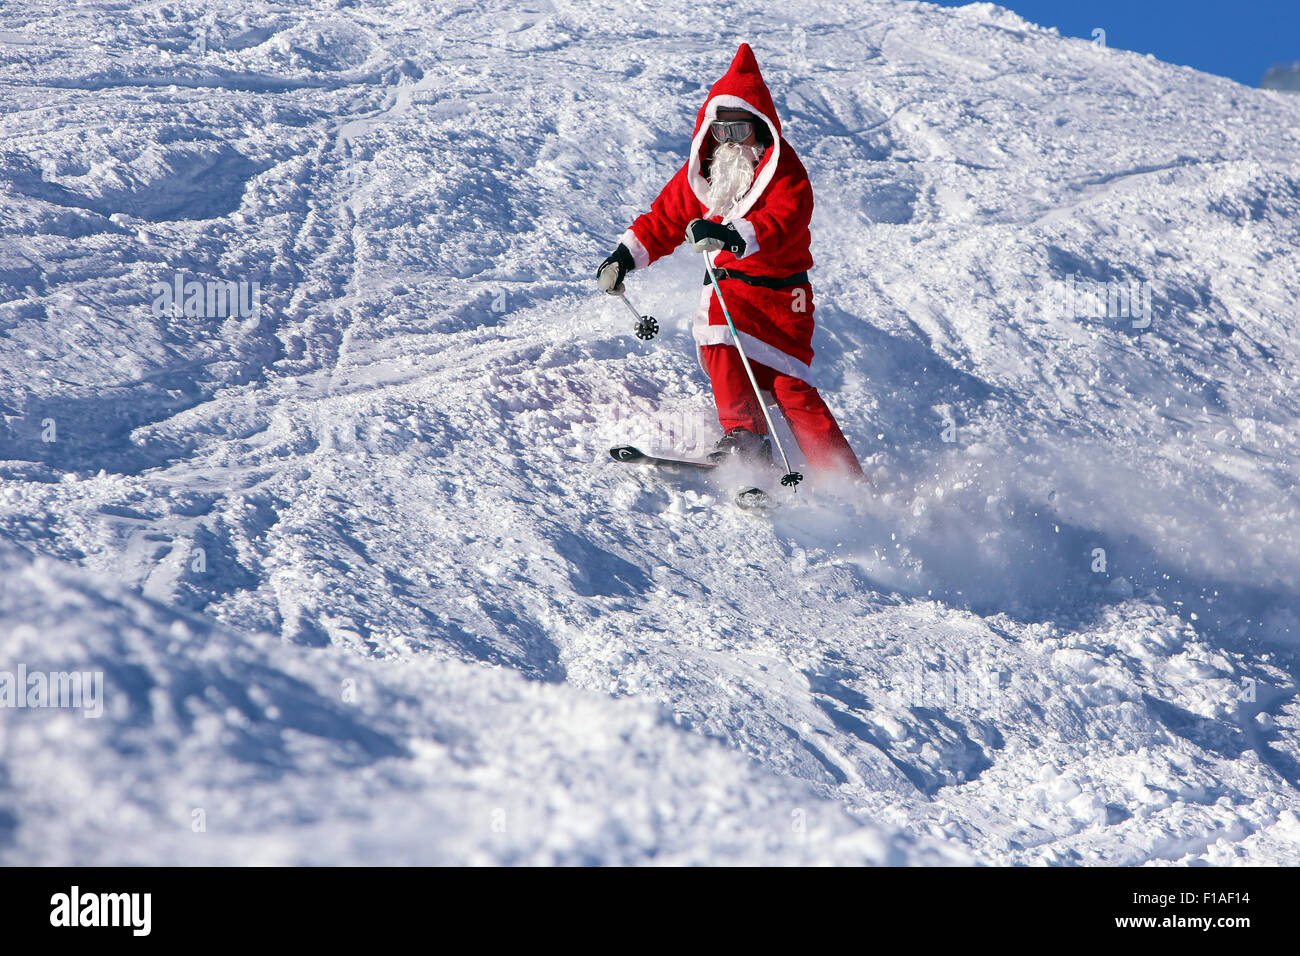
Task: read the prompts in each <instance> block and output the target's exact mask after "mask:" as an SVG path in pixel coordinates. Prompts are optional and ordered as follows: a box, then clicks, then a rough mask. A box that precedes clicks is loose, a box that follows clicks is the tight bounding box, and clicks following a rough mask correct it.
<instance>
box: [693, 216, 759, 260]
mask: <svg viewBox="0 0 1300 956" xmlns="http://www.w3.org/2000/svg"><path fill="white" fill-rule="evenodd" d="M686 241H687V242H689V243H690V244H691V245H692V246H694V247H695V251H696V252H717V251H718V250H719V249H726V250H727V251H728V252H730V253H731V254H732V255H734V256H735V257H736V258H740V257H741V256H743V255H744V254H745V240H744V239H742V238H741V237H740V233H738V232H737V231H736V227H735V226H724V225H723V224H722V223H720V222H709V220H707V219H692V220H691V221H690V224H689V225H687V227H686Z"/></svg>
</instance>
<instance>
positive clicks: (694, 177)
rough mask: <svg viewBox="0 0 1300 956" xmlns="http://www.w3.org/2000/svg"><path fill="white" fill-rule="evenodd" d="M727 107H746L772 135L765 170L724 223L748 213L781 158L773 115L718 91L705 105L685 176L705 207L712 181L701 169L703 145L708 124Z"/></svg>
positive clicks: (779, 140)
mask: <svg viewBox="0 0 1300 956" xmlns="http://www.w3.org/2000/svg"><path fill="white" fill-rule="evenodd" d="M722 107H725V108H727V109H736V110H747V111H749V112H750V113H753V114H754V115H755V116H757V117H759V118H760V119H762V120H763V122H764V123H766V124H767V128H768V132H770V133H771V134H772V148H771V150H770V152H771V154H772V155H771V156H770V157H769V158H768V160H767V162H766V163H765V164H764V165H763V170H762V172H760V173H759V174H758V175H757V176H755V177H754V181H753V183H751V184H750V187H749V190H748V191H747V192H746V193H745V195H743V196H741V197H740V199H739V200H738V201H737V202H736V205H735V206H734V207H733V208H732V210H731V213H730V214H729V215H728V216H727V217H726V218H725V219H723V220H722V221H723V222H724V223H731V224H733V225H734V224H735V222H736V220H737V219H739V218H741V217H742V216H744V215H745V213H747V212H749V210H750V209H751V208H752V207H753V205H754V203H756V202H757V201H758V197H759V196H761V195H763V190H764V189H766V188H767V184H768V183H770V182H771V181H772V177H773V176H775V175H776V167H777V164H778V163H779V162H780V161H781V135H780V134H779V133H778V132H777V131H776V123H774V122H772V118H771V117H770V116H768V115H767V114H766V113H764V112H763V111H762V110H760V109H757V108H756V107H754V106H752V105H750V104H749V103H748V102H746V101H745V100H743V99H741V98H740V97H739V96H732V95H731V94H730V93H719V94H718V95H717V96H715V97H713V99H711V100H709V102H708V103H706V104H705V106H704V122H703V123H702V124H701V126H700V131H699V132H698V133H696V134H695V138H694V139H693V140H691V158H690V165H689V166H688V167H687V170H686V179H687V181H688V182H689V183H690V184H691V191H692V192H694V193H695V198H696V199H698V200H699V201H700V205H702V206H703V207H704V208H705V209H708V208H709V202H708V195H709V181H708V180H707V179H705V178H704V174H703V173H702V172H700V147H701V146H702V145H704V137H706V136H708V135H710V133H709V126H710V125H711V124H712V123H713V121H714V120H715V119H716V118H717V116H718V109H719V108H722Z"/></svg>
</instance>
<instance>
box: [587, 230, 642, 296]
mask: <svg viewBox="0 0 1300 956" xmlns="http://www.w3.org/2000/svg"><path fill="white" fill-rule="evenodd" d="M633 267H634V263H633V262H632V253H631V252H629V251H628V248H627V246H625V245H623V243H621V242H620V243H619V244H618V248H617V249H615V250H614V251H613V252H612V253H611V254H610V256H609V257H608V258H607V259H606V260H605V261H604V262H602V263H601V264H600V268H599V269H597V270H596V285H598V286H600V290H601V291H602V292H608V293H609V294H610V295H622V294H623V277H624V276H626V275H627V274H628V273H629V272H631V271H632V269H633Z"/></svg>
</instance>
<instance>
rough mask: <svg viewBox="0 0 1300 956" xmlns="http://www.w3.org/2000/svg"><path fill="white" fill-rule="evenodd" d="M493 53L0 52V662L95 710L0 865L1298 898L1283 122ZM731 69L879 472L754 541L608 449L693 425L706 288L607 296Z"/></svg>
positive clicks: (1178, 74) (23, 36) (38, 714)
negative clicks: (807, 193) (166, 291)
mask: <svg viewBox="0 0 1300 956" xmlns="http://www.w3.org/2000/svg"><path fill="white" fill-rule="evenodd" d="M533 8H536V9H532V8H530V11H523V10H520V9H519V8H518V7H516V6H514V5H511V4H505V3H488V4H457V3H447V4H427V3H423V2H402V3H391V4H366V5H359V6H347V5H343V6H340V5H337V4H332V3H330V4H326V3H320V4H309V3H303V4H292V3H291V4H283V3H281V4H274V5H271V4H261V3H252V4H247V3H242V4H235V3H209V4H205V5H203V6H202V9H201V10H199V9H193V10H191V9H184V10H182V9H180V8H179V7H177V6H175V5H171V4H161V3H158V4H140V5H135V6H133V8H132V9H131V10H129V11H123V10H121V9H118V8H117V7H116V6H114V5H110V4H95V3H87V4H81V5H79V6H78V7H76V8H75V10H71V11H70V10H68V9H67V8H66V7H63V6H59V5H55V4H49V5H48V6H44V7H42V6H40V5H39V4H35V3H24V4H22V5H20V6H19V5H9V6H3V7H0V54H2V55H3V60H2V61H0V62H2V64H3V65H2V66H0V81H2V82H3V83H4V98H5V101H6V110H5V111H4V113H3V115H2V116H0V133H3V143H4V146H3V148H2V149H0V186H2V188H0V204H3V205H2V211H3V215H2V216H0V412H2V413H3V415H4V422H5V425H4V428H3V430H0V475H2V476H3V484H2V485H0V566H2V567H3V577H2V578H0V614H2V615H3V616H2V617H0V627H2V628H3V630H0V671H4V670H6V669H8V670H10V671H12V670H15V669H16V668H17V667H18V666H19V665H20V664H21V665H23V666H25V667H26V668H27V669H28V670H29V671H36V670H45V671H52V670H72V669H80V670H90V669H100V670H102V671H103V672H104V677H105V700H104V704H105V710H104V714H103V716H102V717H99V718H98V719H94V718H85V717H83V716H81V714H80V713H77V712H75V711H70V710H67V711H52V710H32V709H26V710H2V709H0V860H3V861H5V862H17V863H54V862H95V863H114V862H165V863H189V862H214V861H215V862H236V861H241V860H250V859H251V860H257V861H263V862H313V863H328V862H505V863H514V862H565V863H572V862H604V863H640V862H668V863H677V862H727V863H739V862H838V863H856V862H890V863H901V862H912V863H937V862H954V861H955V862H965V861H974V862H991V863H1008V862H1014V863H1125V864H1128V863H1163V862H1168V863H1182V864H1186V863H1194V862H1210V863H1235V862H1251V863H1272V864H1290V865H1295V864H1296V863H1300V815H1298V814H1300V796H1298V795H1297V790H1296V787H1297V785H1300V703H1297V701H1296V698H1295V695H1296V690H1297V678H1298V676H1300V661H1298V660H1297V654H1298V653H1300V610H1298V609H1297V596H1298V595H1300V544H1298V542H1300V534H1298V533H1297V531H1298V530H1300V529H1298V525H1300V522H1298V520H1297V518H1298V515H1300V495H1298V493H1297V477H1298V473H1300V454H1298V452H1300V448H1298V439H1297V428H1296V425H1297V419H1298V418H1300V400H1298V399H1297V396H1296V389H1295V384H1294V383H1295V382H1296V381H1297V379H1300V350H1298V349H1297V344H1298V343H1300V328H1298V327H1297V317H1296V312H1295V309H1294V307H1293V303H1294V302H1295V301H1297V298H1298V297H1300V274H1298V273H1297V270H1296V268H1295V264H1294V252H1293V250H1294V249H1295V247H1296V244H1297V240H1298V239H1300V225H1297V223H1300V174H1298V173H1296V171H1295V163H1294V157H1295V155H1296V152H1297V147H1298V146H1300V100H1297V99H1296V98H1295V97H1289V96H1287V95H1285V94H1283V93H1279V92H1274V91H1261V90H1251V89H1247V88H1244V87H1241V86H1238V85H1236V84H1234V83H1232V82H1230V81H1228V80H1224V79H1220V78H1216V77H1210V76H1206V75H1202V74H1199V73H1196V72H1194V71H1191V70H1188V69H1185V68H1181V67H1175V66H1170V65H1167V64H1163V63H1160V62H1157V61H1155V60H1153V59H1149V58H1145V57H1141V56H1138V55H1135V54H1131V53H1127V52H1124V51H1121V50H1114V49H1105V48H1099V47H1094V46H1093V45H1091V44H1089V43H1086V42H1084V41H1079V40H1070V39H1063V38H1061V37H1059V36H1058V35H1056V34H1055V33H1054V32H1053V31H1047V30H1043V29H1041V28H1038V27H1036V26H1033V25H1031V24H1028V23H1026V22H1024V21H1023V20H1020V19H1019V18H1017V17H1016V16H1014V15H1013V14H1010V13H1008V12H1006V11H1004V10H1001V9H1000V8H998V7H995V6H992V5H989V4H976V5H972V6H970V7H965V8H961V9H957V10H951V9H941V8H935V7H931V6H928V5H925V4H913V3H885V2H876V3H868V2H861V3H842V2H841V3H824V4H801V5H799V6H797V7H791V6H790V5H788V4H784V5H778V4H758V5H755V7H754V8H753V9H752V11H751V12H747V13H746V15H745V18H744V22H743V27H741V26H739V25H737V17H736V15H735V12H734V8H727V9H728V10H729V11H730V12H729V13H727V14H726V15H719V16H717V17H711V16H705V15H702V14H701V12H700V9H699V7H698V5H697V4H693V3H684V2H683V3H669V4H646V5H638V4H635V3H633V4H625V5H622V6H621V7H620V11H619V17H617V18H614V19H613V20H611V19H610V18H599V19H596V18H593V17H592V16H591V14H590V11H589V10H588V8H587V7H586V6H584V5H580V4H565V3H555V4H550V3H544V4H535V5H533ZM747 10H748V8H747ZM33 11H36V12H35V13H33ZM742 40H745V41H748V42H749V43H751V44H752V45H753V46H754V48H755V52H756V54H757V56H758V59H759V62H760V64H761V66H762V67H763V70H764V74H765V76H766V78H767V80H768V83H769V85H770V86H771V87H772V89H773V93H774V96H775V98H776V102H777V107H778V109H779V110H780V111H781V112H782V116H783V119H784V120H785V122H786V134H787V138H788V139H789V140H790V141H791V142H792V143H793V144H794V146H795V148H796V149H797V150H798V151H799V153H800V155H801V157H802V158H803V160H804V162H805V164H806V165H807V166H808V168H809V171H810V174H811V176H812V179H813V185H814V188H815V190H816V193H817V197H818V203H819V204H818V211H817V213H816V216H815V219H814V224H813V235H814V248H813V254H814V256H815V257H816V259H817V262H818V265H817V268H816V270H815V272H814V288H815V290H816V296H817V299H816V304H817V317H818V321H819V330H818V333H817V338H816V339H815V341H814V345H815V347H816V348H817V352H818V355H817V358H816V360H815V362H814V370H815V371H816V373H817V375H818V379H817V383H818V384H819V385H820V386H821V387H822V388H823V389H824V392H825V394H826V396H827V398H828V401H829V402H830V403H831V405H832V407H833V408H834V410H835V411H836V413H837V414H838V415H839V417H840V419H841V421H842V422H843V423H844V425H845V430H846V432H847V434H848V437H849V439H850V441H851V442H852V443H853V445H854V447H855V448H856V449H858V451H859V454H860V455H861V456H862V457H863V459H864V464H865V465H866V467H867V471H868V473H869V475H870V476H871V478H872V485H873V493H872V494H871V495H869V496H859V497H852V496H851V495H848V493H846V492H842V491H836V490H835V489H823V490H822V491H820V492H814V493H810V494H804V495H802V496H801V497H800V498H799V499H798V500H797V501H795V502H793V503H792V504H791V505H790V506H789V507H788V508H786V509H785V510H783V511H782V512H780V513H779V514H777V515H776V516H775V517H774V518H773V519H771V520H770V521H765V520H756V519H754V518H753V517H750V516H747V515H744V514H741V513H738V512H736V511H735V510H734V509H731V508H729V507H727V506H726V504H725V497H726V496H725V494H724V493H723V492H722V490H721V489H719V488H717V487H714V486H712V485H710V484H709V483H708V482H707V481H705V480H703V479H696V478H686V479H682V480H678V481H663V480H657V479H656V478H655V477H654V476H652V475H647V474H644V473H641V472H635V471H628V470H626V469H622V468H620V466H618V465H616V464H614V463H612V462H610V461H608V460H607V456H605V452H604V450H605V449H606V448H607V447H608V446H609V445H610V444H613V443H621V442H625V441H631V442H634V443H637V444H640V445H643V446H647V447H650V448H654V449H661V450H668V449H675V450H680V451H687V452H691V451H699V450H701V449H702V448H703V447H704V446H705V445H707V444H708V443H710V442H711V441H712V440H713V438H714V437H716V421H715V420H713V419H712V417H711V407H710V402H709V401H708V399H707V397H706V383H705V381H704V379H703V377H702V374H701V372H700V371H699V369H698V366H697V365H696V363H695V361H694V358H693V356H692V354H691V347H690V336H689V332H688V328H687V325H688V321H689V315H690V312H691V310H692V308H693V307H694V304H695V302H696V300H697V298H698V295H699V281H700V280H699V271H700V264H699V260H698V259H697V258H695V257H694V256H693V255H691V254H689V253H687V252H685V251H679V252H678V253H677V254H676V255H675V256H673V257H672V258H671V259H669V260H665V261H664V262H662V263H659V264H657V265H656V266H655V267H654V268H653V269H652V270H650V271H648V272H646V273H639V274H635V275H633V276H632V278H631V279H630V280H629V292H630V293H631V294H632V295H633V297H634V301H636V302H637V303H638V305H639V306H640V307H641V308H642V309H645V310H648V311H653V312H654V313H655V314H656V315H657V316H658V317H659V319H660V322H661V324H662V325H663V326H664V329H665V333H664V334H663V335H662V336H661V337H660V338H659V339H657V340H655V341H654V342H653V343H650V344H644V343H640V342H638V341H637V340H636V339H634V338H633V337H632V336H631V334H630V333H631V329H630V317H629V316H628V315H627V313H626V311H625V310H624V309H623V307H622V306H621V305H620V304H618V303H616V302H614V303H611V302H610V301H607V300H606V299H605V298H604V297H598V296H597V295H595V294H593V284H592V280H591V274H592V272H593V270H594V267H595V265H596V264H597V263H598V262H599V261H600V259H601V258H602V257H603V256H604V255H605V254H606V253H607V252H608V249H609V247H610V246H611V245H612V243H613V241H614V240H615V238H616V237H617V236H618V234H619V233H620V232H621V231H622V230H623V228H625V226H626V225H627V223H628V222H629V221H630V220H631V218H632V217H633V216H635V215H636V214H637V213H638V212H640V211H642V210H643V209H644V208H645V206H646V205H647V204H648V203H649V201H650V200H651V199H652V198H653V196H654V195H655V193H656V191H657V190H658V188H659V187H660V186H661V185H662V183H663V182H664V181H666V179H667V178H668V176H670V175H671V173H672V172H673V171H674V170H675V169H676V168H677V166H678V165H679V164H680V163H681V161H682V158H683V154H684V150H685V148H686V145H687V142H688V137H689V132H690V129H691V126H692V121H693V118H694V114H695V111H696V110H697V109H698V107H699V105H700V102H701V100H702V97H703V95H704V93H705V92H706V90H707V88H708V86H709V85H710V84H711V83H712V81H713V80H714V79H715V78H716V76H717V75H718V74H719V73H720V72H721V71H722V70H723V69H724V68H725V66H726V64H727V63H728V62H729V61H730V58H731V56H732V54H733V53H734V52H735V48H736V45H737V44H738V43H739V42H740V41H742ZM178 273H179V274H181V275H182V279H181V281H182V282H184V281H186V280H197V281H223V282H224V281H231V282H236V283H237V282H249V283H251V282H257V283H259V289H260V308H259V309H258V310H257V311H256V312H255V313H254V314H252V315H248V316H240V315H234V316H226V317H222V316H205V315H185V314H184V312H183V310H182V312H181V314H179V315H176V314H170V313H167V312H165V311H164V314H157V313H158V311H159V310H156V309H155V308H153V304H154V302H155V299H156V297H157V295H158V292H157V289H156V287H155V285H154V284H155V283H172V282H173V281H174V280H175V277H176V276H177V274H178ZM1117 289H1123V290H1126V291H1127V290H1135V298H1134V299H1133V301H1134V302H1136V303H1143V302H1149V310H1147V311H1145V313H1144V314H1142V315H1139V316H1132V315H1123V316H1119V315H1114V314H1112V315H1109V316H1103V315H1094V314H1093V311H1094V310H1093V309H1092V308H1091V306H1092V304H1094V303H1092V300H1091V299H1090V298H1089V296H1090V295H1091V293H1093V292H1096V291H1097V290H1101V296H1102V299H1103V302H1104V300H1105V296H1106V294H1107V293H1108V292H1110V291H1111V290H1117ZM1144 297H1145V298H1144ZM1103 311H1104V310H1103ZM947 439H951V440H947ZM197 810H201V811H203V812H202V813H201V814H199V815H198V816H197V817H196V815H195V811H197ZM200 818H201V819H202V821H203V829H202V831H201V832H195V826H196V823H195V820H196V819H200Z"/></svg>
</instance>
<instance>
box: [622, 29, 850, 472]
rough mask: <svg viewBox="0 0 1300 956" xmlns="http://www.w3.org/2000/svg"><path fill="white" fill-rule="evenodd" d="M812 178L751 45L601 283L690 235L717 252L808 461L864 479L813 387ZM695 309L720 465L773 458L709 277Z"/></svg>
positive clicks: (758, 358) (741, 318) (769, 386)
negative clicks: (718, 430)
mask: <svg viewBox="0 0 1300 956" xmlns="http://www.w3.org/2000/svg"><path fill="white" fill-rule="evenodd" d="M812 209H813V195H812V185H811V183H810V182H809V180H808V173H807V172H806V171H805V169H804V167H803V164H802V163H801V162H800V161H799V158H798V156H796V155H795V152H794V149H793V148H791V146H790V144H789V143H788V142H786V141H785V140H784V139H783V138H782V137H781V120H780V117H778V116H777V113H776V107H775V106H774V104H773V102H772V94H771V93H770V92H769V91H768V88H767V84H766V83H764V82H763V77H762V74H761V73H759V69H758V61H757V60H756V59H755V58H754V52H753V51H752V50H751V49H750V47H749V44H747V43H742V44H741V45H740V48H739V49H738V50H737V51H736V56H735V59H733V60H732V62H731V66H730V67H729V68H728V69H727V72H726V73H725V74H724V75H723V76H722V78H721V79H719V80H718V82H717V83H715V84H713V88H712V89H711V90H709V95H708V98H707V99H706V100H705V102H704V105H703V106H702V107H701V108H700V111H699V114H698V115H697V116H696V119H695V134H694V136H693V138H692V139H691V152H690V156H689V157H688V158H687V160H686V163H685V164H684V165H683V166H682V167H681V169H679V170H678V171H677V174H676V175H675V176H673V178H672V179H671V180H670V181H669V183H668V185H666V186H665V187H664V188H663V190H662V191H661V192H660V193H659V196H658V198H656V199H655V201H654V203H653V204H652V205H651V207H650V211H649V212H647V213H645V214H644V215H642V216H639V217H638V218H637V219H636V221H635V222H633V223H632V226H631V228H629V229H628V230H627V231H626V232H624V233H623V235H622V236H621V237H620V239H619V243H618V246H617V248H615V250H614V251H613V253H611V254H610V255H609V256H608V257H607V258H606V259H605V261H604V262H602V263H601V264H600V267H599V268H598V269H597V271H596V282H597V285H598V286H599V288H600V289H601V290H603V291H605V292H608V293H610V294H611V295H619V294H621V293H622V292H623V279H624V277H625V276H626V275H627V274H628V273H629V272H631V271H633V270H634V269H644V268H646V267H647V266H649V265H650V264H651V263H653V262H654V261H655V260H657V259H660V258H662V257H663V256H666V255H668V254H669V253H671V252H672V251H673V250H674V249H675V248H676V247H677V246H678V245H679V244H680V243H681V242H682V241H683V240H684V241H686V242H688V243H690V244H691V246H692V248H694V249H695V250H696V251H697V252H704V253H708V252H715V253H716V258H715V260H714V266H715V270H714V271H715V272H716V274H717V276H718V281H719V283H720V286H721V289H722V291H723V294H724V295H725V297H726V301H727V305H728V308H729V309H730V311H731V317H732V320H733V321H734V323H735V325H736V330H737V332H738V333H739V337H740V340H741V343H742V345H743V346H744V349H745V354H746V356H748V358H749V360H750V365H751V366H752V367H753V371H754V375H755V378H756V379H757V380H758V383H759V387H760V388H762V389H764V390H766V391H770V392H771V393H772V395H773V397H774V398H775V399H776V403H777V405H778V406H779V407H780V409H781V411H782V413H783V414H784V415H785V417H786V421H788V422H789V424H790V430H791V432H793V434H794V437H795V440H796V441H797V442H798V443H799V448H800V450H801V451H802V452H803V454H804V457H805V458H806V459H807V460H808V464H809V465H810V466H811V467H812V468H813V469H815V470H818V471H820V472H840V473H844V474H848V475H850V476H853V477H858V478H860V477H861V476H862V466H861V465H860V464H859V462H858V459H857V456H856V455H854V453H853V449H852V448H850V447H849V443H848V442H847V441H846V440H845V438H844V433H843V432H842V431H841V430H840V426H839V424H838V423H837V422H836V421H835V416H834V415H832V414H831V411H830V409H829V408H827V407H826V403H825V402H824V401H823V400H822V397H821V396H820V395H819V394H818V392H817V390H816V389H815V388H813V387H812V385H810V384H809V378H810V372H809V364H810V363H811V362H812V357H813V350H812V336H813V301H812V286H811V285H810V284H809V282H808V270H809V269H810V268H811V267H812V265H813V260H812V254H811V252H810V251H809V244H810V242H811V240H812V237H811V234H810V233H809V231H808V224H809V221H810V220H811V218H812ZM704 281H705V288H704V294H703V296H702V298H701V301H700V308H699V309H698V310H697V312H696V314H695V321H694V334H695V342H696V345H697V346H698V348H699V355H700V363H701V365H702V366H703V367H704V369H705V371H706V372H707V373H708V376H709V381H710V383H711V384H712V388H713V399H714V403H715V404H716V406H717V410H718V422H719V424H720V425H721V426H722V429H723V436H722V438H721V439H719V441H718V443H717V447H716V449H715V451H714V453H713V454H712V455H710V458H712V459H713V460H714V461H719V460H726V458H727V456H730V455H737V456H739V457H740V458H741V459H742V460H746V461H770V460H771V446H770V443H769V440H768V438H767V434H766V433H767V427H766V422H765V421H764V418H763V413H762V409H761V407H760V405H759V399H758V398H757V397H756V396H755V394H754V389H753V387H752V385H751V384H750V382H749V378H748V376H747V375H746V374H745V370H744V366H743V365H742V363H741V358H740V353H739V352H738V351H737V350H736V347H735V345H734V344H733V340H732V337H731V333H730V330H729V329H728V327H727V325H726V320H725V319H724V318H723V314H722V308H721V306H720V305H719V303H718V298H717V296H715V295H713V290H712V289H711V288H710V286H709V276H708V273H707V271H706V273H705V277H704Z"/></svg>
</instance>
